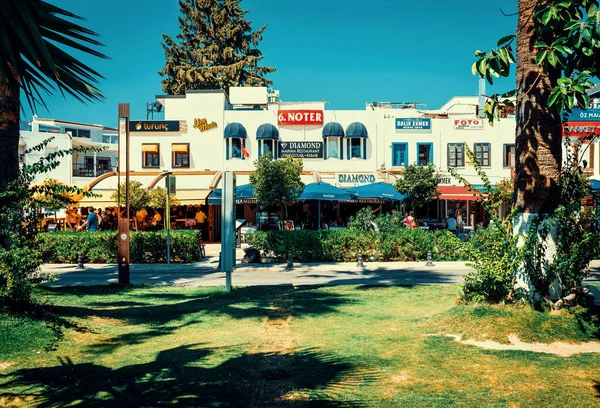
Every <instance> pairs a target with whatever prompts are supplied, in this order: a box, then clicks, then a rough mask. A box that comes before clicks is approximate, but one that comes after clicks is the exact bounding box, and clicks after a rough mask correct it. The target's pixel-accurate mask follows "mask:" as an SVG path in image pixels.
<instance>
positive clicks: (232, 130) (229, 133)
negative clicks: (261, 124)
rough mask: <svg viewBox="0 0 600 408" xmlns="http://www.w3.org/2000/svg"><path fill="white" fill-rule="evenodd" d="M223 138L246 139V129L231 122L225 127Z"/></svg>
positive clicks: (239, 124)
mask: <svg viewBox="0 0 600 408" xmlns="http://www.w3.org/2000/svg"><path fill="white" fill-rule="evenodd" d="M224 137H225V139H229V138H233V137H235V138H239V139H245V138H246V137H248V132H246V128H245V127H244V126H243V125H242V124H241V123H237V122H233V123H230V124H229V125H227V126H225V132H224Z"/></svg>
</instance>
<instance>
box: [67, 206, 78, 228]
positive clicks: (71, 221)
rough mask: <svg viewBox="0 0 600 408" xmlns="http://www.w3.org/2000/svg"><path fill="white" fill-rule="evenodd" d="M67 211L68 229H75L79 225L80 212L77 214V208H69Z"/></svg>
mask: <svg viewBox="0 0 600 408" xmlns="http://www.w3.org/2000/svg"><path fill="white" fill-rule="evenodd" d="M66 213H67V215H66V216H65V227H66V229H67V230H71V231H73V230H75V229H76V228H77V227H78V226H79V217H78V215H79V214H77V208H67V211H66Z"/></svg>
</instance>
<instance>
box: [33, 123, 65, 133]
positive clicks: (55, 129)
mask: <svg viewBox="0 0 600 408" xmlns="http://www.w3.org/2000/svg"><path fill="white" fill-rule="evenodd" d="M38 131H40V132H47V133H60V128H59V127H56V126H52V125H39V126H38Z"/></svg>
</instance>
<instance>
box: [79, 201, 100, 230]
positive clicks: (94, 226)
mask: <svg viewBox="0 0 600 408" xmlns="http://www.w3.org/2000/svg"><path fill="white" fill-rule="evenodd" d="M86 227H87V230H88V231H89V232H96V231H98V216H97V215H96V213H95V212H94V207H90V208H89V213H88V216H87V220H86V221H85V222H84V223H83V224H82V225H81V226H80V227H77V230H79V231H81V230H82V229H84V228H86Z"/></svg>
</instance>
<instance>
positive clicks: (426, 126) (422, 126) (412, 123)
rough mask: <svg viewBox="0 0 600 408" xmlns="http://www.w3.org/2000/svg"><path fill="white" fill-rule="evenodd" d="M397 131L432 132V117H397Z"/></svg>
mask: <svg viewBox="0 0 600 408" xmlns="http://www.w3.org/2000/svg"><path fill="white" fill-rule="evenodd" d="M396 131H397V132H414V131H418V132H431V119H430V118H396Z"/></svg>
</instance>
